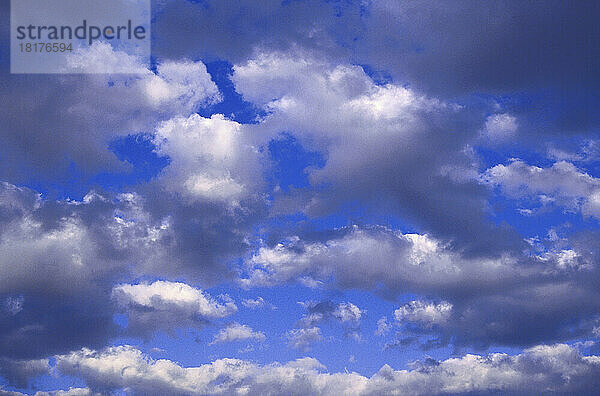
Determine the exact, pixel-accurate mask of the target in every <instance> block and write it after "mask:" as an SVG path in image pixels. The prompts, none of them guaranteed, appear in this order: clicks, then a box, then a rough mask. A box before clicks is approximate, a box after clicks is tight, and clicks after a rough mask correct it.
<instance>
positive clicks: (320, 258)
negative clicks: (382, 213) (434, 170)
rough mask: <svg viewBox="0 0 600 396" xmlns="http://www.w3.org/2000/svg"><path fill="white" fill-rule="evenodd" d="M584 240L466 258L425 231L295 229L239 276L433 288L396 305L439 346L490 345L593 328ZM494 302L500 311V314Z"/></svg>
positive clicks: (589, 258)
mask: <svg viewBox="0 0 600 396" xmlns="http://www.w3.org/2000/svg"><path fill="white" fill-rule="evenodd" d="M584 240H585V238H583V237H582V240H581V242H576V241H573V249H572V250H573V252H571V253H565V252H563V251H562V250H558V251H547V252H546V253H544V254H543V255H542V256H540V255H537V254H534V253H532V254H529V255H515V256H511V255H506V256H504V257H501V258H499V259H481V258H470V259H466V258H464V257H461V255H459V254H457V253H455V252H453V251H452V250H451V249H448V247H447V246H445V245H444V244H442V243H440V242H439V241H437V240H435V239H434V238H431V237H429V236H426V235H419V234H403V233H400V232H397V231H393V230H389V229H385V228H380V227H371V228H364V227H351V228H348V229H342V230H339V231H338V233H337V235H335V236H334V237H331V239H327V240H323V241H304V240H301V239H299V238H297V237H296V238H290V239H288V240H286V241H284V242H282V243H279V244H276V245H274V246H272V247H267V246H265V247H263V248H261V249H259V250H258V251H257V252H256V254H255V255H254V256H253V257H251V258H250V259H249V260H248V261H247V263H246V270H247V274H248V276H247V277H245V278H243V279H241V282H242V285H244V286H246V287H252V286H275V285H278V284H282V283H286V282H289V281H294V280H296V281H300V282H302V283H304V284H309V285H317V287H318V285H320V284H325V283H326V282H334V283H335V284H336V285H337V286H338V287H341V288H347V289H351V288H362V289H366V290H373V291H376V290H377V291H381V292H383V293H385V294H388V295H392V296H393V295H399V294H402V293H411V294H417V295H428V296H435V297H437V298H438V299H439V300H437V302H427V301H424V300H415V301H413V302H411V303H409V304H408V305H406V306H403V307H401V308H399V309H398V310H397V311H396V318H397V319H398V320H401V321H403V322H406V323H412V324H413V325H414V326H412V327H411V329H412V330H414V331H417V334H418V335H423V334H425V333H427V334H430V335H432V336H433V337H434V339H436V340H437V342H440V343H442V344H444V343H454V344H456V345H471V346H478V347H485V346H488V345H489V344H490V343H500V344H510V345H522V344H534V343H539V342H547V341H556V340H568V339H569V338H570V337H571V336H572V332H573V331H574V329H577V330H575V331H577V332H580V333H581V334H587V335H591V332H592V322H591V321H590V315H592V316H591V317H594V315H598V313H599V312H600V311H599V309H600V306H598V305H596V304H593V303H592V304H590V303H589V302H590V301H594V299H595V298H596V297H595V296H596V295H597V290H596V288H595V287H594V286H593V285H594V284H595V282H596V279H598V277H597V276H598V275H597V271H596V269H595V268H596V266H595V265H593V263H594V262H595V260H597V258H596V257H597V256H596V255H597V252H596V248H595V246H596V245H597V244H592V245H591V246H594V247H592V248H591V249H589V248H585V247H584V246H585V242H584ZM566 250H568V249H566ZM582 279H587V280H585V281H582ZM465 285H469V287H468V288H465ZM524 301H527V302H528V303H527V304H523V302H524ZM315 307H318V305H315ZM498 310H500V311H502V312H503V315H501V316H498V315H496V314H495V312H498ZM329 311H332V310H329ZM322 317H323V314H322V313H321V312H320V311H319V310H315V312H314V313H311V312H309V313H308V314H307V315H306V317H305V318H304V319H303V321H304V322H306V325H314V324H316V323H317V320H316V319H320V318H322ZM527 318H529V319H527ZM531 318H535V321H534V323H535V325H531V323H532V322H531V320H532V319H531ZM313 319H314V320H313ZM415 326H416V327H415ZM517 328H518V329H519V330H518V331H516V330H515V329H517ZM382 332H383V330H382ZM432 340H433V339H430V340H429V341H432Z"/></svg>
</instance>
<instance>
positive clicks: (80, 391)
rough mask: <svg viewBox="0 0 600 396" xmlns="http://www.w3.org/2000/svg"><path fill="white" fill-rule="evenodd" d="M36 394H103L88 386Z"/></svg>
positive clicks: (83, 395)
mask: <svg viewBox="0 0 600 396" xmlns="http://www.w3.org/2000/svg"><path fill="white" fill-rule="evenodd" d="M34 396H101V394H100V393H95V392H92V391H91V390H89V389H88V388H69V390H66V391H63V390H57V391H50V392H36V393H35V395H34Z"/></svg>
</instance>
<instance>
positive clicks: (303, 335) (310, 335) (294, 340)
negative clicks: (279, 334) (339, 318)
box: [286, 327, 323, 351]
mask: <svg viewBox="0 0 600 396" xmlns="http://www.w3.org/2000/svg"><path fill="white" fill-rule="evenodd" d="M286 337H287V339H288V342H289V344H290V346H291V347H292V348H295V349H300V350H303V351H306V350H308V349H310V346H311V345H312V344H314V343H315V342H319V341H322V340H323V336H322V335H321V329H320V328H318V327H306V328H301V329H292V330H289V331H288V332H287V333H286Z"/></svg>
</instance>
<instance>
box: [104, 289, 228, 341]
mask: <svg viewBox="0 0 600 396" xmlns="http://www.w3.org/2000/svg"><path fill="white" fill-rule="evenodd" d="M112 297H113V299H114V300H115V302H116V303H117V305H118V306H119V307H120V309H121V310H122V311H124V312H126V313H127V315H128V318H129V323H128V327H130V328H131V330H132V331H134V332H139V333H142V334H143V333H147V332H151V331H153V330H156V329H167V330H170V329H173V328H175V327H185V326H199V325H202V324H204V322H205V321H207V320H211V319H217V318H223V317H226V316H229V315H232V314H233V313H235V312H236V311H237V306H236V305H235V303H234V302H233V301H232V300H231V299H230V298H229V297H228V296H221V300H222V301H217V300H216V299H214V298H212V297H211V296H209V295H208V294H206V293H205V292H203V291H202V290H200V289H197V288H194V287H192V286H190V285H187V284H185V283H180V282H168V281H156V282H153V283H151V284H147V283H141V284H137V285H130V284H121V285H117V286H115V287H114V288H113V291H112Z"/></svg>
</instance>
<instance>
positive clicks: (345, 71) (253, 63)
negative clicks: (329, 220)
mask: <svg viewBox="0 0 600 396" xmlns="http://www.w3.org/2000/svg"><path fill="white" fill-rule="evenodd" d="M233 69H234V73H233V76H232V79H233V82H234V84H235V87H236V89H237V91H238V92H240V93H241V94H242V96H243V97H244V99H246V100H248V101H250V102H252V103H254V104H256V105H258V106H262V108H264V109H265V111H266V112H267V116H266V117H265V118H264V119H263V120H262V122H261V124H260V130H262V131H263V132H262V133H271V134H272V135H273V136H276V135H277V134H278V133H280V132H282V131H285V132H286V133H290V134H292V135H293V136H295V137H296V138H298V140H299V141H300V143H301V144H302V145H303V146H304V147H306V148H307V149H309V150H312V151H316V152H319V153H321V154H323V156H324V158H325V159H326V160H325V164H324V166H323V167H322V168H318V169H314V168H311V169H307V173H308V177H309V181H310V183H311V187H312V188H311V189H310V190H301V191H293V192H292V193H291V194H283V196H280V197H276V200H275V204H274V209H273V210H274V212H275V213H289V212H296V211H298V210H302V211H304V212H305V213H307V214H309V215H312V216H319V215H323V214H327V213H331V212H332V211H334V210H336V209H339V208H340V207H341V206H343V205H344V204H348V203H349V202H356V201H358V202H360V203H362V204H363V205H365V206H366V207H371V208H372V210H373V211H377V210H382V208H385V209H384V210H385V211H386V212H387V213H395V214H396V215H398V216H401V217H402V218H405V219H406V220H407V221H411V222H412V223H413V224H415V226H416V227H419V229H422V230H424V231H427V232H431V233H433V234H434V235H436V236H439V237H441V238H443V239H447V240H452V241H454V243H456V245H457V246H458V247H459V248H460V249H464V250H465V251H467V252H470V253H472V254H478V255H487V256H490V255H497V254H499V252H500V251H504V250H507V249H513V250H514V249H518V248H519V247H520V240H519V238H518V236H517V235H516V233H515V232H514V231H512V230H510V229H508V228H507V227H498V226H495V225H494V224H493V223H492V222H490V221H489V220H488V219H487V213H486V212H487V207H486V199H487V194H488V192H487V191H486V190H485V188H484V187H483V186H481V185H480V184H479V183H478V182H477V180H476V179H475V178H469V177H452V175H457V174H464V175H469V174H471V173H474V174H476V173H477V169H476V168H475V161H474V158H473V157H472V155H471V154H470V152H469V150H468V149H467V147H468V145H469V144H470V143H472V141H473V140H474V139H475V138H476V137H477V134H478V128H479V127H480V126H481V124H482V123H483V121H484V119H483V117H482V116H481V115H479V114H477V113H472V114H468V113H467V112H465V111H464V109H463V108H462V107H461V106H459V105H456V104H453V103H446V102H444V101H440V100H439V99H436V98H431V97H427V96H426V95H423V94H421V93H419V92H418V91H415V90H413V89H410V88H406V87H404V86H401V85H398V84H385V85H379V84H377V83H376V82H375V81H374V80H373V79H372V78H371V77H370V76H368V75H367V74H366V73H365V71H364V69H363V68H361V67H359V66H355V65H348V64H335V63H330V62H328V61H327V60H323V59H319V58H315V57H314V56H312V55H310V54H306V53H304V52H302V51H296V52H293V51H291V52H289V53H285V52H274V53H260V54H259V55H258V56H256V57H255V58H253V59H250V60H248V61H247V62H245V63H240V64H236V65H235V66H234V68H233ZM448 169H451V170H454V172H448Z"/></svg>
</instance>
